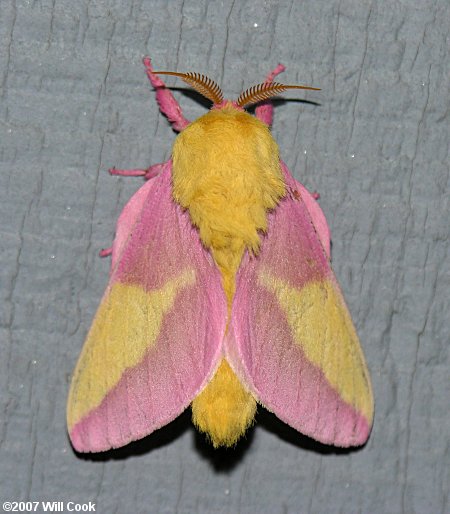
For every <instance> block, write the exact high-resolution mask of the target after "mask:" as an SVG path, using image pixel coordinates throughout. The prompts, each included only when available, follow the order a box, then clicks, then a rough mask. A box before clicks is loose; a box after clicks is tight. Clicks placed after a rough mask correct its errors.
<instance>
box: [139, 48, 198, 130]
mask: <svg viewBox="0 0 450 514" xmlns="http://www.w3.org/2000/svg"><path fill="white" fill-rule="evenodd" d="M143 62H144V66H145V69H146V71H147V76H148V78H149V79H150V82H151V83H152V86H153V87H154V88H155V89H156V101H157V102H158V105H159V109H160V111H161V112H162V113H163V114H164V115H165V116H167V118H168V120H169V121H170V123H171V124H172V127H173V129H174V130H176V131H177V132H181V131H182V130H183V129H184V128H186V127H187V126H188V125H189V123H190V122H189V121H188V120H187V119H186V118H185V117H184V116H183V112H182V111H181V107H180V105H179V104H178V102H177V101H176V100H175V98H174V97H173V95H172V93H171V92H170V91H169V90H168V89H167V88H166V85H165V84H164V82H163V81H162V80H161V79H160V78H159V77H158V75H155V74H154V73H153V68H152V62H151V60H150V57H144V61H143Z"/></svg>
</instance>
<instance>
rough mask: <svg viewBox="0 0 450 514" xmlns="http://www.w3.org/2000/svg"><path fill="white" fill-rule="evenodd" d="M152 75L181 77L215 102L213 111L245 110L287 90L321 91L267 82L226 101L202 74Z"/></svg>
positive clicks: (211, 81)
mask: <svg viewBox="0 0 450 514" xmlns="http://www.w3.org/2000/svg"><path fill="white" fill-rule="evenodd" d="M152 73H155V74H156V75H174V76H176V77H180V78H181V79H182V80H184V82H186V83H187V84H189V85H190V86H191V87H192V88H193V89H195V90H196V91H197V92H199V93H200V94H201V95H202V96H204V97H205V98H208V100H211V102H213V106H212V108H213V109H223V108H224V107H229V106H233V107H234V108H236V109H238V110H244V107H247V106H249V105H252V104H255V103H257V102H261V101H263V100H268V99H269V98H272V97H273V96H276V95H278V94H280V93H282V92H283V91H286V90H287V89H309V90H312V91H320V89H319V88H317V87H310V86H297V85H295V86H288V85H285V84H280V83H279V82H269V81H266V82H262V83H261V84H257V85H256V86H252V87H250V88H248V89H246V90H245V91H244V92H242V93H241V94H240V95H239V97H238V99H237V100H235V101H232V100H224V98H223V93H222V90H221V89H220V87H219V86H218V84H217V83H216V82H214V81H213V80H211V79H210V78H208V77H206V76H205V75H201V74H200V73H195V72H188V73H177V72H174V71H153V72H152Z"/></svg>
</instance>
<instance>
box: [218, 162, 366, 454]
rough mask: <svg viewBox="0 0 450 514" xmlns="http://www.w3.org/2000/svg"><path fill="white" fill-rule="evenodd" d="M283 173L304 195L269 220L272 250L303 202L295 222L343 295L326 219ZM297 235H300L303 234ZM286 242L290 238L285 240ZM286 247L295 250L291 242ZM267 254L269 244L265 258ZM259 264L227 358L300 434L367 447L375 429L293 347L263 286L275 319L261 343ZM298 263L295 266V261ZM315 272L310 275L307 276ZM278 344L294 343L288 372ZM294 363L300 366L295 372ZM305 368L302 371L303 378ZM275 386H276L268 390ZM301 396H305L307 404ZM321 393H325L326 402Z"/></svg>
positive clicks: (249, 266)
mask: <svg viewBox="0 0 450 514" xmlns="http://www.w3.org/2000/svg"><path fill="white" fill-rule="evenodd" d="M281 167H282V170H283V174H284V178H285V182H286V186H287V188H288V192H289V190H290V191H291V192H292V191H298V193H300V195H295V196H294V197H293V198H292V197H291V198H289V194H288V197H287V198H286V199H285V200H286V201H285V202H284V204H283V205H280V206H278V207H277V210H276V212H275V211H274V212H273V213H271V214H270V215H269V218H270V219H269V229H268V237H267V238H266V240H265V241H266V244H267V241H268V240H269V239H270V233H271V231H277V230H281V231H285V230H286V228H287V226H286V225H287V224H291V228H293V225H294V223H293V220H292V216H293V214H292V213H291V212H289V211H290V209H292V207H294V208H295V206H296V204H297V205H301V203H302V202H303V204H304V206H305V207H306V210H307V214H305V212H303V213H302V218H303V219H301V220H297V219H296V220H295V221H301V223H303V229H304V230H305V231H306V232H309V238H310V239H312V240H314V239H315V240H316V241H317V239H318V240H319V241H320V244H317V242H316V244H315V245H314V246H315V248H314V251H312V253H311V256H310V257H311V258H312V259H315V260H319V261H320V268H322V272H324V274H325V276H327V278H329V279H330V280H331V281H332V282H333V283H334V284H335V287H336V289H337V291H338V294H340V289H339V286H338V284H337V282H336V280H335V278H334V275H333V273H332V271H331V268H330V265H329V258H330V230H329V227H328V224H327V222H326V218H325V215H324V214H323V212H322V210H321V208H320V206H319V204H318V203H317V201H316V200H315V198H314V197H313V196H312V195H311V193H309V192H308V191H307V189H306V188H305V187H304V186H303V185H302V184H300V183H299V182H298V181H296V180H295V179H294V178H293V177H292V175H291V173H290V171H289V169H288V168H287V166H286V165H285V164H284V163H283V162H281ZM289 204H290V205H289ZM280 207H281V209H280ZM296 217H297V216H296ZM295 230H297V231H298V230H299V228H296V229H295ZM300 230H301V228H300ZM314 233H315V235H314ZM285 237H286V238H288V237H289V236H288V235H286V234H285ZM286 242H287V244H289V241H288V240H287V241H286ZM303 242H305V241H303ZM303 246H304V245H303ZM297 250H300V251H303V248H297ZM264 251H265V248H264V242H263V247H262V250H261V254H260V255H262V254H263V252H264ZM272 251H274V252H275V254H277V253H278V254H279V252H280V248H278V247H276V248H275V249H272ZM297 255H298V253H297ZM269 259H270V257H269ZM255 260H257V259H253V260H252V259H251V258H250V257H249V256H248V255H245V256H244V259H243V261H242V263H241V267H240V271H239V273H238V276H237V280H236V294H235V297H234V303H233V308H232V318H231V329H230V330H229V331H228V333H227V336H226V341H225V354H226V357H227V359H228V360H229V362H230V364H231V366H232V367H233V369H234V371H235V372H236V374H237V375H238V376H239V377H240V379H241V380H242V382H243V383H244V384H246V386H247V387H248V388H249V390H250V391H252V392H253V394H255V396H256V398H257V399H258V400H259V401H260V402H261V404H262V405H263V406H264V407H265V408H267V409H268V410H269V411H271V412H273V413H274V414H276V415H277V417H279V418H280V419H281V420H282V421H284V422H285V423H287V424H288V425H290V426H291V427H293V428H295V429H296V430H298V431H299V432H301V433H303V434H305V435H307V436H310V437H312V438H313V439H315V440H317V441H319V442H321V443H323V444H332V445H335V446H341V447H349V446H359V445H362V444H364V443H365V442H366V440H367V439H368V437H369V435H370V431H371V424H370V423H369V422H368V421H367V420H366V419H365V418H364V416H363V415H362V414H360V413H359V412H357V411H355V409H354V408H353V407H352V406H351V405H349V404H347V403H345V402H344V401H343V400H342V399H341V398H340V395H339V393H338V392H337V391H335V390H334V389H333V388H332V387H331V385H330V384H329V383H328V381H327V379H326V377H325V375H324V374H323V372H322V371H321V369H320V368H319V367H318V366H315V365H314V364H312V363H311V362H310V361H309V360H308V359H307V357H306V356H305V355H304V353H303V351H302V350H301V348H300V347H299V346H298V345H296V344H294V343H293V340H292V335H291V333H290V329H289V327H288V325H287V321H286V318H285V315H284V313H283V312H282V311H281V309H280V307H279V306H278V305H273V304H274V298H273V296H272V295H271V294H270V293H269V292H267V291H264V290H262V288H260V287H259V286H256V287H259V290H258V294H259V302H260V308H261V312H266V311H270V312H271V319H270V320H269V321H267V323H266V327H265V328H266V330H267V334H268V337H266V340H264V341H258V340H257V339H258V337H257V336H256V335H255V332H256V327H255V317H253V318H252V314H253V311H252V309H253V304H252V302H254V301H255V298H253V297H252V294H251V293H250V292H249V285H250V284H251V283H252V282H254V281H255V270H256V267H257V266H258V265H257V264H255V262H254V261H255ZM305 260H306V259H305ZM293 261H294V262H295V259H294V260H293ZM291 262H292V261H291ZM280 263H281V267H283V266H286V267H285V268H284V269H281V270H280V274H281V276H285V277H293V276H295V275H296V272H295V270H293V269H292V268H291V269H289V266H288V265H286V264H285V263H284V262H282V257H281V261H280ZM275 269H276V268H275ZM309 272H310V271H309V270H304V274H307V273H309ZM296 278H298V277H296ZM303 280H304V278H301V279H300V281H303ZM294 285H295V286H297V287H301V284H300V286H299V284H298V283H297V284H295V279H294ZM342 301H343V299H342ZM270 306H272V308H271V307H270ZM263 316H264V314H263ZM259 335H261V334H259ZM274 340H280V341H289V342H290V344H284V348H283V351H284V352H285V353H284V355H283V357H282V359H284V360H283V364H284V366H282V365H281V360H280V356H279V354H278V353H277V349H276V348H275V345H273V341H274ZM250 346H253V347H250ZM267 360H269V361H270V364H269V366H267ZM265 361H266V362H265ZM292 363H294V364H293V366H292ZM299 368H301V371H300V373H299V372H298V369H299ZM269 383H270V386H268V384H269ZM292 390H296V391H297V398H293V397H292V396H291V392H292ZM300 391H301V392H303V393H304V394H302V399H301V400H300V399H299V394H301V393H300ZM317 391H320V393H319V394H320V397H318V394H317ZM285 393H286V394H285Z"/></svg>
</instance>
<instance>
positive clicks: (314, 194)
mask: <svg viewBox="0 0 450 514" xmlns="http://www.w3.org/2000/svg"><path fill="white" fill-rule="evenodd" d="M311 196H312V197H313V198H314V200H318V199H319V198H320V194H319V193H318V192H317V191H314V193H312V195H311Z"/></svg>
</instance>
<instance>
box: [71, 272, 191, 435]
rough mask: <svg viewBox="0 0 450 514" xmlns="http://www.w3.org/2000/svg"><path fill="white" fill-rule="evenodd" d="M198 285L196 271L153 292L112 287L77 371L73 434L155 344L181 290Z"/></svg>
mask: <svg viewBox="0 0 450 514" xmlns="http://www.w3.org/2000/svg"><path fill="white" fill-rule="evenodd" d="M194 283H195V272H194V270H187V271H185V272H184V273H182V274H180V275H179V276H178V277H176V278H174V279H172V280H169V281H168V282H167V283H166V284H165V285H164V286H163V287H161V288H160V289H157V290H154V291H150V292H148V291H145V290H144V289H142V288H141V287H140V286H138V285H130V284H121V283H119V282H117V283H115V284H114V285H113V286H112V287H111V289H110V291H109V294H108V296H106V297H105V298H104V300H103V301H102V303H101V304H100V307H99V309H98V311H97V314H96V316H95V320H94V323H93V325H92V328H91V330H90V332H89V334H88V337H87V339H86V342H85V344H84V347H83V351H82V352H81V355H80V358H79V360H78V364H77V366H76V368H75V372H74V375H73V379H72V385H71V388H70V393H69V401H68V411H67V423H68V426H69V430H70V429H71V428H72V427H73V425H75V423H77V422H78V421H80V419H81V418H83V417H84V416H85V415H86V414H88V412H89V411H91V410H92V409H94V408H96V407H98V406H99V405H100V403H101V402H102V400H103V398H104V397H105V395H106V394H107V393H108V392H109V391H110V390H111V389H112V388H113V387H114V386H115V385H116V384H117V383H118V382H119V380H120V377H121V376H122V374H123V373H124V371H125V370H126V369H127V368H130V367H133V366H136V365H137V364H139V362H141V360H142V359H143V358H144V355H145V352H146V351H147V350H148V349H149V348H150V347H152V346H153V345H154V344H155V342H156V340H157V338H158V335H159V333H160V330H161V324H162V321H163V318H164V316H165V314H166V313H167V312H168V311H169V310H170V309H171V308H172V306H173V304H174V302H175V298H176V297H177V294H178V292H179V291H180V290H181V289H183V288H185V287H188V286H191V285H193V284H194Z"/></svg>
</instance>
